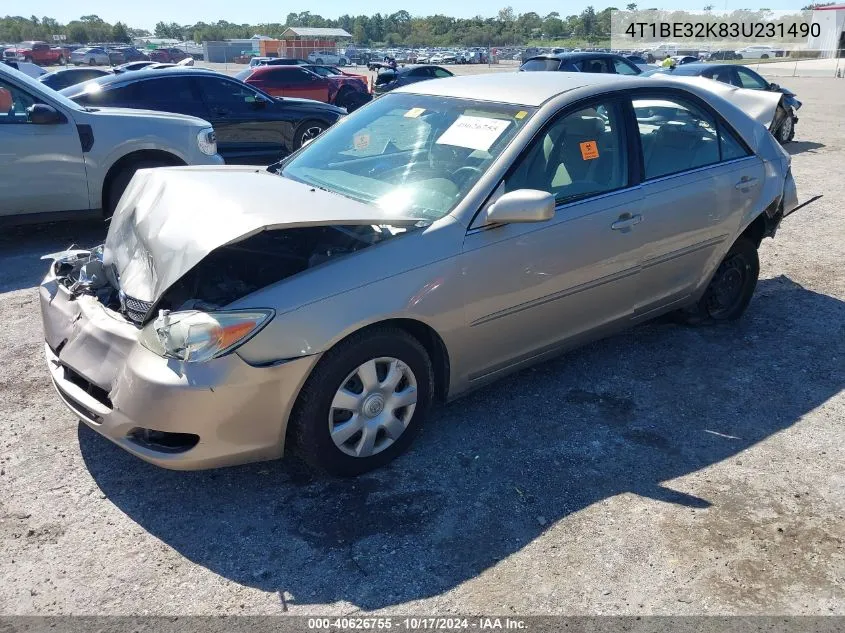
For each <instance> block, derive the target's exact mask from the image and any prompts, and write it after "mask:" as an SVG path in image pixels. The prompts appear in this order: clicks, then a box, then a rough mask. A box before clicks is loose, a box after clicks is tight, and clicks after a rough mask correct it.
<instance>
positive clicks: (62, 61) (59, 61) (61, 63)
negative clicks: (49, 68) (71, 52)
mask: <svg viewBox="0 0 845 633" xmlns="http://www.w3.org/2000/svg"><path fill="white" fill-rule="evenodd" d="M56 63H57V64H58V65H59V66H64V65H65V56H64V55H59V58H58V59H57V60H56Z"/></svg>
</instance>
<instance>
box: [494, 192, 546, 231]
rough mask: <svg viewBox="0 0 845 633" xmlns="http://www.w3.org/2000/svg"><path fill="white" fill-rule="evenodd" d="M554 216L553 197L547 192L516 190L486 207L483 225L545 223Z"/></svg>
mask: <svg viewBox="0 0 845 633" xmlns="http://www.w3.org/2000/svg"><path fill="white" fill-rule="evenodd" d="M554 215H555V197H554V196H553V195H552V194H550V193H549V192H547V191H539V190H537V189H517V190H516V191H511V192H510V193H506V194H504V195H503V196H502V197H501V198H499V199H498V200H496V202H494V203H493V204H491V205H490V206H489V207H487V220H486V222H485V224H507V223H511V222H545V221H546V220H551V219H552V218H553V217H554Z"/></svg>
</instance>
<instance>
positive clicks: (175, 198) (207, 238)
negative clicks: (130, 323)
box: [103, 166, 419, 303]
mask: <svg viewBox="0 0 845 633" xmlns="http://www.w3.org/2000/svg"><path fill="white" fill-rule="evenodd" d="M418 221H419V220H417V219H409V218H407V217H398V218H397V217H391V216H389V215H387V212H386V211H383V210H381V209H379V208H377V207H372V206H369V205H366V204H362V203H360V202H355V201H354V200H350V199H348V198H345V197H343V196H339V195H337V194H333V193H329V192H326V191H322V190H320V189H315V188H313V187H310V186H308V185H304V184H302V183H298V182H295V181H293V180H289V179H287V178H282V177H281V176H278V175H276V174H271V173H269V172H267V171H265V170H264V169H263V168H257V167H248V166H222V167H217V166H208V167H166V168H157V169H144V170H140V171H138V172H137V173H136V174H135V176H134V177H133V179H132V181H131V182H130V183H129V186H128V187H127V189H126V192H125V193H124V194H123V197H122V198H121V199H120V203H119V204H118V207H117V209H116V210H115V213H114V216H113V217H112V220H111V225H110V226H109V232H108V235H107V236H106V243H105V249H104V252H103V263H104V264H105V265H106V266H107V267H109V266H112V265H113V266H114V270H115V271H116V272H117V274H118V276H119V284H120V290H121V291H122V292H124V293H125V294H126V295H128V296H130V297H133V298H135V299H138V300H140V301H146V302H150V303H154V302H155V301H157V300H158V299H159V298H161V296H162V295H163V294H164V292H165V291H166V290H167V289H168V288H169V287H170V286H172V285H173V284H174V283H175V282H176V281H178V280H179V278H181V277H182V276H183V275H185V274H186V273H187V272H188V271H189V270H191V269H192V268H193V267H194V266H196V265H197V264H198V263H199V262H200V261H201V260H202V259H204V258H205V257H206V256H207V255H208V254H209V253H211V252H212V251H213V250H215V249H217V248H219V247H221V246H225V245H226V244H231V243H233V242H238V241H240V240H243V239H246V238H247V237H250V236H251V235H255V234H256V233H259V232H261V231H264V230H270V229H280V228H295V227H304V226H319V225H375V224H390V225H394V226H409V225H413V224H415V223H416V222H418Z"/></svg>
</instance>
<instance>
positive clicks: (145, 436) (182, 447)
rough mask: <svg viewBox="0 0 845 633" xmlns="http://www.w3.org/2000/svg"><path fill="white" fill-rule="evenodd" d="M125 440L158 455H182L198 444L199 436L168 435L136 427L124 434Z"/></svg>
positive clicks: (164, 432) (185, 434) (163, 432)
mask: <svg viewBox="0 0 845 633" xmlns="http://www.w3.org/2000/svg"><path fill="white" fill-rule="evenodd" d="M126 439H128V440H129V441H130V442H132V443H134V444H137V445H138V446H143V447H144V448H148V449H150V450H152V451H158V452H159V453H184V452H185V451H189V450H191V449H192V448H193V447H194V446H196V445H197V444H199V441H200V436H199V435H194V434H193V433H168V432H166V431H155V430H153V429H144V428H141V427H136V428H134V429H132V430H131V431H129V433H127V434H126Z"/></svg>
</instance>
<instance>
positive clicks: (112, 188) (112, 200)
mask: <svg viewBox="0 0 845 633" xmlns="http://www.w3.org/2000/svg"><path fill="white" fill-rule="evenodd" d="M173 164H174V163H167V162H165V161H163V160H137V161H134V162H131V163H129V164H128V165H126V166H125V167H123V169H121V170H120V171H119V172H118V173H117V174H115V176H114V177H113V178H112V180H111V182H110V183H109V185H108V194H107V196H106V208H105V209H104V210H103V211H104V214H105V217H107V218H110V217H111V216H112V215H113V214H114V211H115V209H116V208H117V204H118V202H120V198H121V196H122V195H123V192H124V191H126V187H127V186H128V185H129V182H130V181H131V180H132V176H134V175H135V172H136V171H138V170H139V169H152V168H153V167H169V166H171V165H173Z"/></svg>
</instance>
